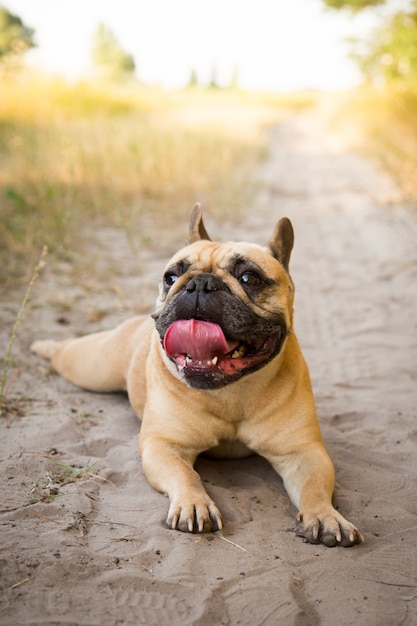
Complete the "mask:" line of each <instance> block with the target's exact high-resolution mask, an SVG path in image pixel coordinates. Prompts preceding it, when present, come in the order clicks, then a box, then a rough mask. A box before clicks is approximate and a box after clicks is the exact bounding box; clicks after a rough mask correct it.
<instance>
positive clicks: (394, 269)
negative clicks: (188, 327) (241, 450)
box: [0, 116, 417, 626]
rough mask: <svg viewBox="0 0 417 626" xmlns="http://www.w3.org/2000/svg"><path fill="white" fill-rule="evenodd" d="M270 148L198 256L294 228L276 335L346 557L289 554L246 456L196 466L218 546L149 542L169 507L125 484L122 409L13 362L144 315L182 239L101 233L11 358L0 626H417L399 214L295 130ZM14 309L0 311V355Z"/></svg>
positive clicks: (42, 282) (139, 482) (409, 326)
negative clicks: (323, 463) (311, 429)
mask: <svg viewBox="0 0 417 626" xmlns="http://www.w3.org/2000/svg"><path fill="white" fill-rule="evenodd" d="M270 140H271V154H270V158H269V160H268V161H267V162H266V163H265V164H264V166H263V167H262V168H261V169H260V171H259V172H257V177H258V178H259V179H260V180H262V181H263V183H264V185H263V186H261V187H260V190H259V194H258V196H257V198H256V201H255V203H254V205H253V208H249V207H248V208H247V210H246V211H245V213H244V216H243V218H242V221H241V223H240V224H239V226H238V227H236V226H232V225H231V224H219V223H215V222H214V221H213V220H212V219H211V218H210V214H209V212H208V213H206V223H207V227H208V230H209V232H210V231H211V234H212V236H213V237H219V238H222V239H229V238H232V239H249V240H252V241H256V242H258V243H264V242H266V241H267V239H268V238H269V236H270V234H271V232H272V228H273V225H274V223H275V221H276V220H277V219H278V218H279V217H280V216H282V215H287V216H289V217H290V218H291V220H292V221H293V224H294V228H295V234H296V243H295V249H294V253H293V259H292V265H291V270H292V275H293V279H294V281H295V284H296V290H297V295H296V324H295V329H296V332H297V334H298V337H299V340H300V343H301V346H302V348H303V352H304V354H305V356H306V358H307V361H308V363H309V366H310V371H311V376H312V380H313V386H314V390H315V395H316V400H317V406H318V412H319V415H320V421H321V425H322V430H323V435H324V438H325V441H326V445H327V448H328V451H329V453H330V455H331V457H332V459H333V461H334V464H335V467H336V473H337V482H336V492H335V503H336V506H337V507H338V509H339V510H340V511H341V512H342V514H343V515H345V516H346V517H347V518H348V519H349V520H351V521H352V522H353V523H354V524H355V525H357V526H358V528H360V529H361V531H362V532H363V533H364V535H365V539H366V542H365V544H363V545H361V546H355V547H353V548H350V549H343V548H326V547H324V546H322V545H311V544H307V543H305V542H304V541H303V538H302V537H300V536H299V533H298V532H297V524H296V522H295V513H296V511H295V510H294V508H293V506H292V505H291V504H290V502H289V500H288V497H287V495H286V493H285V492H284V489H283V486H282V483H281V481H280V479H279V478H278V477H277V476H276V475H275V473H274V472H273V470H272V469H271V467H270V466H269V465H268V463H267V462H266V461H264V460H263V459H260V458H257V457H252V458H249V459H245V460H239V461H224V462H219V461H209V460H201V461H199V462H198V469H199V471H200V473H201V475H202V477H203V479H204V482H205V484H206V486H207V489H208V491H209V492H210V494H212V496H213V497H214V499H215V501H216V502H217V504H218V505H219V507H220V509H221V510H222V512H223V516H224V522H225V528H224V530H223V532H222V533H214V534H207V535H202V536H198V535H190V534H183V533H180V532H177V531H172V530H168V529H166V528H165V527H164V519H165V516H166V512H167V505H168V502H167V500H166V498H165V497H164V496H162V495H160V494H158V493H157V492H155V491H154V490H153V489H152V488H151V487H150V486H149V485H148V483H147V481H146V480H145V478H144V475H143V472H142V469H141V463H140V458H139V454H138V451H137V433H138V430H139V423H138V421H137V419H136V417H135V415H134V414H133V412H132V410H131V408H130V407H129V404H128V402H127V400H126V397H125V396H124V395H123V394H113V395H97V394H92V393H87V392H84V391H82V390H80V389H77V388H75V387H72V386H71V385H70V384H68V383H66V382H65V381H63V380H62V379H60V378H58V377H57V376H56V375H54V374H52V373H51V372H50V370H49V368H48V365H47V364H45V363H44V362H42V361H40V360H39V359H38V358H36V357H35V356H34V355H31V354H30V352H29V345H30V343H31V342H32V341H33V340H34V339H35V338H38V339H39V338H46V337H53V338H56V339H59V338H64V337H67V336H74V335H79V334H84V333H87V332H92V331H94V330H100V329H103V328H109V327H112V326H114V325H115V324H116V323H118V322H119V321H121V320H123V319H125V318H127V317H129V316H130V315H132V314H133V313H135V312H136V311H138V310H143V309H149V308H150V307H151V306H152V302H153V300H154V298H155V295H156V290H157V283H158V280H159V276H160V274H161V270H162V268H163V266H164V264H165V262H166V260H167V259H168V258H169V256H170V254H171V253H172V252H173V251H175V248H176V247H177V245H179V244H181V242H182V241H183V239H184V237H185V233H186V225H185V224H184V225H183V224H179V225H178V232H175V233H172V232H171V230H169V229H168V228H165V229H164V226H163V224H161V227H160V233H161V235H160V240H159V241H158V242H154V243H153V245H150V246H149V245H148V246H144V247H143V249H142V250H140V251H139V252H138V253H137V254H133V252H132V250H131V249H130V248H129V246H128V244H127V240H126V237H125V234H124V233H123V232H122V231H118V230H112V229H109V228H107V229H103V228H101V229H97V230H96V231H95V233H94V234H91V251H90V253H89V254H87V253H86V255H85V259H84V265H83V266H82V269H81V270H78V271H77V272H76V273H75V272H74V270H73V268H72V267H71V265H70V264H69V263H66V262H65V261H60V262H59V263H58V262H56V263H54V264H53V265H52V266H51V265H50V264H48V266H47V268H46V269H45V271H44V272H43V273H42V275H41V277H40V278H39V280H38V283H37V285H36V287H35V289H34V292H33V297H32V303H31V307H30V308H29V309H28V310H27V311H26V312H25V317H24V320H23V323H22V326H21V328H20V331H19V334H18V337H17V340H16V342H15V346H14V349H13V359H14V361H15V362H16V364H17V367H18V370H17V371H16V375H15V376H14V379H13V380H12V381H11V383H12V384H11V386H10V389H9V391H8V394H9V397H10V400H13V398H14V400H13V402H14V404H16V403H17V404H19V403H20V405H21V408H22V409H23V413H24V414H23V415H22V416H17V415H14V416H13V415H9V416H4V417H2V418H1V421H0V429H1V460H0V467H1V481H2V483H3V484H2V488H1V518H0V519H1V529H0V541H1V544H2V552H1V557H0V567H1V601H0V622H1V623H2V624H3V625H4V626H16V625H26V624H31V625H35V624H36V625H41V624H56V625H58V624H59V625H61V624H65V625H67V626H70V625H89V626H93V625H94V626H95V625H97V626H107V625H109V626H111V625H118V624H120V625H122V624H123V625H126V626H136V625H142V624H143V625H146V626H151V625H165V624H171V625H172V626H176V625H180V624H181V625H183V626H191V625H193V626H194V625H201V626H202V625H210V624H216V625H217V624H223V625H233V626H234V625H242V626H243V625H244V626H260V625H261V624H262V625H276V624H282V625H284V626H286V625H296V626H315V625H318V624H322V625H324V626H333V625H334V624H337V625H338V626H342V625H350V624H354V625H355V626H362V625H363V626H372V625H375V626H394V625H397V624H398V625H399V624H402V625H410V624H417V547H416V546H417V540H416V530H417V480H416V479H417V394H416V389H417V386H416V378H417V332H416V325H417V297H416V278H417V256H416V242H417V215H416V213H415V212H412V210H410V209H409V208H407V207H406V206H405V205H403V203H402V201H401V195H400V194H399V192H398V190H397V189H396V187H395V185H394V183H393V182H392V181H391V180H390V179H389V178H388V177H387V176H386V175H385V174H383V173H382V172H381V171H379V170H378V169H377V167H376V165H375V164H373V163H371V162H369V161H367V160H365V159H364V158H362V157H361V156H359V155H358V154H355V153H353V152H351V151H349V150H348V149H347V148H346V147H344V145H343V144H342V143H341V142H340V141H339V140H338V139H337V138H335V137H333V136H331V135H328V134H326V133H324V131H323V130H320V129H319V128H318V127H317V126H316V125H315V124H314V120H313V121H312V118H308V117H305V116H304V117H294V118H292V119H289V120H287V121H286V122H285V123H283V124H281V125H280V126H278V127H276V128H274V129H273V131H272V132H271V137H270ZM145 226H146V224H144V228H145ZM22 294H23V289H20V290H18V289H17V290H15V291H13V292H12V293H10V291H9V292H8V293H7V294H5V292H3V294H2V307H1V308H2V311H1V320H2V325H1V346H2V351H3V350H4V349H5V346H6V344H7V340H8V337H9V335H10V331H11V328H12V325H13V321H14V317H15V315H16V312H17V310H18V307H19V300H20V299H21V297H22ZM12 378H13V377H12ZM63 466H65V467H63ZM71 466H73V469H72V470H71V469H68V468H70V467H71Z"/></svg>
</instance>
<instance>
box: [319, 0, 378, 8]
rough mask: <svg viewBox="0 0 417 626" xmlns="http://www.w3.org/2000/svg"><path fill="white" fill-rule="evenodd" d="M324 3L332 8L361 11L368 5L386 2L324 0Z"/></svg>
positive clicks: (376, 0) (374, 0) (372, 5)
mask: <svg viewBox="0 0 417 626" xmlns="http://www.w3.org/2000/svg"><path fill="white" fill-rule="evenodd" d="M323 2H324V4H325V5H326V6H328V7H330V8H331V9H351V10H352V11H361V10H362V9H366V8H367V7H374V6H377V5H378V4H384V2H385V0H323Z"/></svg>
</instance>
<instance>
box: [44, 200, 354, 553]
mask: <svg viewBox="0 0 417 626" xmlns="http://www.w3.org/2000/svg"><path fill="white" fill-rule="evenodd" d="M288 224H289V222H288V221H287V222H286V223H285V224H284V225H283V227H279V226H278V227H277V228H276V230H275V232H274V235H273V238H272V240H271V242H269V246H268V247H266V248H263V247H261V246H256V245H254V244H247V243H225V244H219V243H216V242H211V241H210V240H209V239H208V235H207V232H206V230H205V228H204V225H203V222H202V218H201V211H200V210H199V209H197V210H195V211H194V213H193V217H192V220H191V225H190V240H191V241H192V243H191V244H190V245H189V246H187V247H186V248H184V249H182V250H180V251H179V252H178V253H177V254H176V255H174V257H173V259H171V261H170V263H169V265H168V267H169V266H172V264H173V263H175V262H177V261H178V260H180V259H183V258H187V259H190V260H191V261H192V269H191V270H190V272H191V274H198V273H200V272H212V273H215V274H216V276H218V277H219V278H220V279H221V280H222V281H224V283H225V284H227V286H228V288H229V289H230V290H232V292H233V294H235V295H236V296H237V297H238V298H240V299H241V300H242V301H244V302H245V303H246V304H247V306H249V307H251V308H252V309H253V310H254V312H255V313H256V314H257V315H259V316H265V315H267V314H268V315H270V314H273V313H274V311H275V310H277V311H278V310H280V311H281V312H284V313H285V318H286V320H287V323H288V326H289V327H290V329H291V332H290V333H289V335H288V337H287V338H286V340H285V343H284V345H283V347H282V349H281V351H280V353H279V355H278V356H276V357H275V358H274V359H273V360H272V361H270V362H269V363H268V364H267V365H265V366H264V367H262V368H261V369H259V370H258V371H256V372H254V373H251V374H248V375H247V376H244V377H243V378H241V379H240V380H238V381H236V382H233V383H231V384H229V385H226V386H224V387H222V388H219V389H211V390H204V389H195V388H191V387H188V386H187V385H186V384H185V383H184V381H183V380H182V379H181V377H180V375H179V374H178V372H177V370H176V366H175V365H174V364H173V363H172V361H171V360H170V359H169V358H168V357H167V355H166V354H165V351H164V350H163V348H162V346H161V339H160V337H159V334H158V332H157V331H156V329H155V323H154V321H153V320H152V319H151V318H150V317H135V318H133V319H129V320H127V321H126V322H124V323H123V324H121V325H120V326H118V327H117V328H116V329H114V330H110V331H107V332H101V333H96V334H93V335H88V336H86V337H82V338H79V339H69V340H67V341H64V342H62V343H56V342H51V341H37V342H35V343H34V344H33V346H32V348H33V350H34V351H35V352H36V353H37V354H39V355H41V356H43V357H46V358H50V359H51V360H52V365H53V367H54V368H55V369H56V371H57V372H59V373H60V374H61V375H62V376H64V377H65V378H66V379H67V380H69V381H70V382H72V383H74V384H75V385H79V386H81V387H83V388H85V389H90V390H93V391H115V390H119V389H120V390H127V392H128V395H129V400H130V402H131V404H132V406H133V408H134V410H135V412H136V413H137V414H138V416H139V417H141V418H142V426H141V431H140V437H139V447H140V452H141V456H142V461H143V469H144V472H145V474H146V476H147V478H148V480H149V482H150V484H151V485H152V486H153V487H154V488H155V489H157V490H158V491H160V492H162V493H164V494H167V495H168V496H169V498H170V507H169V512H168V517H167V523H168V525H169V526H170V527H172V528H178V529H180V530H184V531H187V530H188V531H198V532H201V531H203V530H210V529H213V528H214V529H216V528H221V527H222V518H221V514H220V511H219V510H218V508H217V506H216V504H215V503H214V502H213V501H212V500H211V498H210V497H209V496H208V494H207V492H206V490H205V488H204V487H203V484H202V481H201V478H200V476H199V475H198V473H197V472H196V471H195V470H194V467H193V466H194V463H195V460H196V458H197V456H198V455H199V454H200V453H202V452H206V451H212V453H213V456H222V455H227V456H231V457H240V456H244V455H246V454H248V453H249V452H251V451H254V452H256V453H258V454H260V455H262V456H264V457H265V458H266V459H268V461H270V462H271V464H272V465H273V467H274V468H275V469H276V471H277V472H278V473H279V474H280V475H281V477H282V479H283V481H284V485H285V488H286V489H287V492H288V494H289V496H290V498H291V500H292V502H293V503H294V505H295V506H296V507H297V509H298V510H299V513H298V519H299V520H300V521H301V522H302V524H303V527H304V536H305V537H306V539H307V540H309V541H311V542H313V543H316V542H319V541H322V542H323V543H325V544H327V545H343V546H350V545H353V544H355V543H360V542H361V541H362V540H363V538H362V535H361V534H360V532H359V531H358V530H357V529H356V528H355V527H354V526H353V525H352V524H351V523H350V522H348V521H346V520H345V519H344V518H343V517H342V516H341V515H340V514H339V513H338V512H337V511H336V510H335V509H334V508H333V506H332V493H333V487H334V470H333V465H332V463H331V461H330V459H329V457H328V455H327V453H326V450H325V448H324V445H323V440H322V437H321V433H320V428H319V424H318V420H317V416H316V410H315V404H314V398H313V393H312V389H311V384H310V378H309V373H308V369H307V366H306V363H305V361H304V358H303V356H302V354H301V351H300V348H299V346H298V342H297V339H296V336H295V334H294V332H293V329H292V317H293V295H294V294H293V287H292V282H291V279H290V277H289V274H288V272H287V271H286V269H287V268H288V261H289V254H290V252H291V247H292V241H290V238H291V233H292V229H291V232H290V231H289V229H290V226H291V225H290V224H289V226H288ZM285 229H286V230H285ZM271 251H272V253H271ZM237 253H238V254H239V255H241V256H242V257H245V258H249V259H251V260H252V261H254V262H255V263H257V264H258V265H260V266H261V267H262V269H263V270H264V272H265V273H266V274H267V276H269V277H271V279H273V280H274V281H275V283H276V285H277V287H276V290H275V292H274V297H273V298H271V297H269V296H268V297H267V298H265V301H263V300H262V298H260V299H259V300H258V301H257V302H256V303H255V302H252V301H251V300H250V298H248V296H247V294H246V293H245V291H244V290H243V289H242V287H241V286H240V285H239V284H238V283H237V281H236V280H235V279H234V278H233V277H232V276H230V275H229V274H228V272H227V271H226V269H225V268H226V267H227V262H228V259H230V257H231V255H235V254H237ZM277 258H278V259H279V261H280V262H277ZM190 272H187V273H186V275H185V276H184V277H183V276H181V277H180V278H179V279H178V280H177V282H176V283H175V285H174V286H173V287H172V290H170V291H169V293H168V295H167V296H166V297H164V294H163V293H162V291H161V293H160V297H159V299H158V302H157V308H156V312H155V315H156V316H157V315H158V312H160V311H162V310H163V309H164V307H165V306H167V303H168V302H169V300H170V299H171V298H172V297H173V295H174V294H175V293H178V292H179V290H181V289H182V288H183V286H184V281H186V280H188V279H189V277H190ZM171 291H172V293H171Z"/></svg>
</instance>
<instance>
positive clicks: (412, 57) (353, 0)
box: [323, 0, 417, 85]
mask: <svg viewBox="0 0 417 626" xmlns="http://www.w3.org/2000/svg"><path fill="white" fill-rule="evenodd" d="M323 2H324V4H326V5H327V6H329V7H332V8H336V9H345V8H348V9H352V10H354V11H359V10H362V9H365V8H367V7H370V6H375V5H377V4H385V5H387V8H388V9H389V8H390V5H392V8H393V10H392V11H391V13H389V11H387V12H386V16H385V17H381V24H380V25H379V26H378V27H377V28H376V29H375V30H374V32H373V33H372V35H371V37H370V38H369V39H368V41H364V42H358V41H357V40H356V46H357V48H358V51H356V52H355V53H354V55H353V56H354V57H355V58H356V60H357V61H358V63H359V66H360V68H361V69H362V71H363V73H364V74H365V76H366V77H367V78H369V79H370V80H372V81H374V82H377V83H378V82H384V83H387V82H401V83H404V84H405V83H406V82H407V83H413V84H414V85H415V84H416V83H417V35H416V33H417V0H409V1H408V2H403V3H402V6H403V8H402V9H401V10H400V9H399V8H398V6H399V5H398V3H396V2H390V0H323ZM358 44H360V45H359V47H358Z"/></svg>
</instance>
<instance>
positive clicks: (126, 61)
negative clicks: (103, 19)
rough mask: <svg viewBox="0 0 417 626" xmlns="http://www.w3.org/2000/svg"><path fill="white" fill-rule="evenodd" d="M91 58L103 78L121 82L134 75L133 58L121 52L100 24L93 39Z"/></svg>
mask: <svg viewBox="0 0 417 626" xmlns="http://www.w3.org/2000/svg"><path fill="white" fill-rule="evenodd" d="M92 58H93V62H94V64H95V65H96V67H97V69H98V70H99V73H100V74H101V75H102V76H103V77H104V78H108V79H110V80H123V79H126V78H132V77H133V75H134V73H135V67H136V66H135V60H134V58H133V56H132V55H131V54H129V53H127V52H126V51H125V50H123V48H122V47H121V45H120V44H119V42H118V41H117V39H116V37H115V35H114V34H113V32H112V31H111V30H110V29H109V28H108V27H107V26H105V25H104V24H102V23H101V24H99V27H98V29H97V33H96V35H95V37H94V41H93V48H92Z"/></svg>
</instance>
